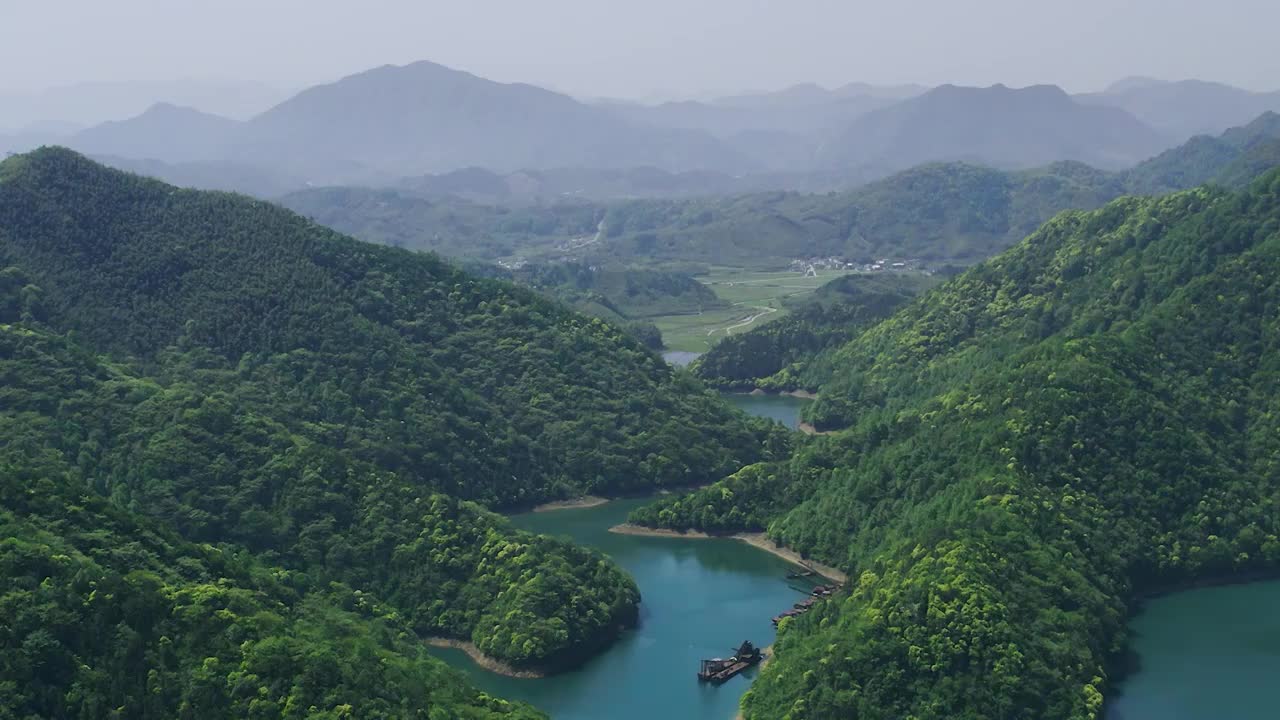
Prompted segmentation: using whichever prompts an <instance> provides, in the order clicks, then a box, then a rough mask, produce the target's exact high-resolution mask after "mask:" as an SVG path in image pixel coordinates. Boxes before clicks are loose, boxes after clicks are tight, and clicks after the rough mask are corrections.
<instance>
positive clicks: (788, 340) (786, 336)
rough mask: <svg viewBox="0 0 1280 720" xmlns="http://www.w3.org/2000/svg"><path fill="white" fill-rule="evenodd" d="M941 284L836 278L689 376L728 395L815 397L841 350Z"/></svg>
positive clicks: (728, 340)
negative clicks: (754, 392) (760, 393)
mask: <svg viewBox="0 0 1280 720" xmlns="http://www.w3.org/2000/svg"><path fill="white" fill-rule="evenodd" d="M938 280H939V279H938V278H937V277H936V276H933V275H921V274H918V273H887V272H882V273H876V274H854V275H845V276H843V277H839V278H836V279H835V280H832V281H831V282H829V283H827V284H826V285H823V286H822V287H820V288H818V290H817V291H816V292H815V293H813V294H812V295H806V296H802V297H801V298H798V299H796V300H795V301H793V302H792V305H793V307H792V308H791V312H790V313H789V314H788V315H786V316H785V317H783V318H781V319H779V320H775V321H773V322H769V323H766V324H764V325H762V326H760V327H758V328H754V329H752V330H750V331H749V332H745V333H741V334H738V335H729V336H726V337H725V338H724V339H723V340H721V341H720V342H718V343H716V344H715V345H713V346H712V347H711V349H710V350H708V351H707V352H706V353H705V354H703V355H702V357H700V358H698V360H697V361H696V362H695V363H694V364H693V366H692V368H691V370H692V371H693V373H694V374H695V375H698V376H699V377H701V378H702V379H703V380H705V381H706V382H707V384H708V385H711V386H713V387H719V388H724V389H729V390H754V389H756V388H760V389H763V390H781V391H786V390H807V391H816V390H817V389H818V388H819V387H820V386H821V385H822V384H823V383H824V382H826V381H827V380H829V379H830V378H831V371H832V367H831V356H832V354H833V353H834V351H835V350H836V349H837V348H839V347H840V346H841V345H844V344H845V343H847V342H848V341H850V340H852V339H853V338H854V337H856V336H857V334H858V333H859V332H861V331H862V330H865V329H866V328H868V327H869V326H871V325H872V324H874V323H875V322H877V321H879V320H882V319H884V318H885V317H888V316H889V315H890V314H891V313H892V312H893V311H894V310H897V309H898V308H899V307H901V306H902V305H904V304H905V303H907V302H908V301H910V300H911V299H912V298H914V297H915V296H916V295H918V294H919V293H921V292H922V291H924V290H925V289H927V288H929V287H932V286H933V285H935V284H936V283H937V282H938Z"/></svg>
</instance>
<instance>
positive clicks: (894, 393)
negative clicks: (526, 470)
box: [633, 171, 1280, 720]
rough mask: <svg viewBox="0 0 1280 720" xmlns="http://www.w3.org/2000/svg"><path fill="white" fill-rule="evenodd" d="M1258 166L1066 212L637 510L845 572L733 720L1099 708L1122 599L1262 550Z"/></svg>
mask: <svg viewBox="0 0 1280 720" xmlns="http://www.w3.org/2000/svg"><path fill="white" fill-rule="evenodd" d="M1277 317H1280V171H1276V172H1272V173H1271V174H1269V175H1267V176H1265V177H1263V178H1262V179H1260V180H1258V181H1257V182H1256V183H1255V184H1254V185H1253V186H1252V187H1251V188H1250V189H1248V190H1247V191H1243V192H1239V193H1235V194H1233V193H1231V192H1229V191H1226V190H1221V189H1214V188H1201V189H1196V190H1192V191H1188V192H1183V193H1178V194H1174V195H1170V196H1167V197H1162V198H1124V199H1120V200H1117V201H1115V202H1113V203H1111V204H1109V205H1107V206H1106V207H1105V208H1102V209H1100V210H1097V211H1093V212H1068V213H1064V214H1062V215H1060V216H1058V217H1057V218H1055V219H1054V220H1053V221H1051V222H1049V223H1047V224H1046V225H1045V226H1044V227H1043V228H1042V229H1040V230H1039V231H1037V232H1036V233H1034V234H1033V235H1031V236H1030V237H1028V238H1027V239H1026V240H1025V241H1023V242H1022V243H1020V244H1018V245H1017V246H1016V247H1014V248H1012V249H1010V250H1009V251H1007V252H1006V253H1004V254H1002V255H1000V256H998V257H996V258H995V259H993V260H991V261H989V262H986V263H983V264H980V265H978V266H976V267H974V268H973V269H971V270H969V271H968V272H966V273H964V274H963V275H961V276H959V277H957V278H956V279H954V280H952V281H950V282H948V283H946V284H944V285H942V286H940V287H938V288H936V289H934V290H933V291H931V292H929V293H927V294H925V295H924V296H922V297H921V298H920V299H919V300H918V301H916V302H914V303H911V304H910V305H908V306H906V308H904V309H903V310H900V311H899V312H898V313H896V314H895V315H893V316H892V317H890V318H889V319H887V320H885V321H884V322H882V323H880V324H878V325H876V326H874V327H873V328H871V329H870V330H868V331H866V332H865V333H862V334H861V335H859V336H858V337H857V338H855V339H854V340H853V341H851V342H850V343H849V344H847V345H846V346H844V347H843V348H841V349H840V350H839V351H838V352H837V353H836V355H835V357H834V358H833V372H832V378H833V379H832V380H831V381H830V382H828V383H826V384H825V385H823V387H822V390H821V397H820V399H819V400H818V401H817V402H816V403H815V404H814V406H813V407H812V411H811V412H810V413H809V418H810V420H812V421H813V422H814V423H816V424H817V425H818V426H819V427H820V428H824V429H826V430H830V431H835V433H834V434H832V435H828V436H822V437H817V438H813V439H811V440H810V441H809V442H808V443H807V444H806V445H805V446H804V447H803V448H801V449H800V450H799V451H798V452H797V453H796V455H795V456H794V457H793V458H792V459H791V460H790V461H789V462H787V463H778V464H770V463H765V464H761V465H757V466H755V467H752V468H747V469H745V470H743V471H741V472H740V473H738V474H737V475H735V476H734V477H731V478H729V479H727V480H725V481H724V482H722V483H719V484H717V485H714V486H712V487H711V488H708V489H706V490H704V491H699V492H697V493H695V494H694V495H693V496H689V497H684V498H676V499H672V500H670V501H666V502H663V503H660V504H659V505H658V506H656V507H653V508H650V509H646V510H643V511H640V512H638V513H637V514H636V515H635V516H634V517H633V520H635V521H638V522H644V523H649V524H655V525H660V526H666V527H685V526H692V527H701V528H706V529H712V530H717V531H732V530H737V529H743V528H761V527H767V528H768V533H769V534H770V535H771V536H772V537H774V538H775V539H777V540H779V541H782V542H784V543H786V544H787V545H788V546H791V547H793V548H795V549H797V550H799V551H801V552H803V553H806V554H809V555H811V556H813V557H816V558H820V559H822V560H824V561H827V562H833V563H835V564H837V565H839V566H841V567H843V568H844V569H847V570H848V571H849V573H850V575H851V577H852V578H854V580H853V581H852V583H851V585H850V587H849V588H848V590H847V592H846V593H845V594H844V595H843V596H842V597H840V598H839V599H838V600H837V601H835V602H828V603H824V604H822V605H820V606H819V608H818V609H816V610H815V611H813V612H810V613H809V614H807V615H805V616H803V617H800V618H797V619H794V620H789V621H787V622H785V623H784V625H783V627H782V632H781V637H780V638H779V641H778V643H777V646H776V648H777V654H776V657H775V659H774V661H773V662H772V663H771V664H770V665H769V666H768V667H767V668H766V669H765V670H764V671H763V672H762V673H761V676H760V677H759V678H758V679H757V680H756V682H755V683H754V684H753V686H752V689H751V690H750V691H749V693H748V695H747V697H746V698H745V700H744V710H745V714H746V717H748V718H752V719H755V718H760V719H764V718H770V719H772V718H780V717H790V718H794V719H796V720H800V719H802V718H828V717H857V718H882V717H883V718H889V717H894V718H897V717H919V718H943V717H946V718H988V717H1004V718H1028V719H1030V718H1045V717H1064V718H1066V717H1070V718H1096V717H1098V716H1099V713H1100V712H1101V707H1102V702H1103V698H1104V695H1105V693H1106V692H1108V690H1109V688H1110V686H1111V683H1112V682H1113V681H1114V680H1115V679H1116V672H1117V670H1116V668H1117V667H1118V666H1119V663H1116V662H1115V661H1117V660H1118V659H1119V656H1120V653H1121V651H1122V650H1123V649H1124V647H1125V644H1126V636H1125V632H1126V631H1125V621H1126V618H1127V616H1128V614H1129V612H1130V611H1131V610H1132V609H1133V608H1134V607H1135V603H1136V602H1137V601H1138V598H1139V597H1140V596H1141V595H1142V594H1143V593H1145V592H1149V591H1152V590H1156V589H1159V588H1167V587H1173V586H1181V585H1184V584H1187V583H1197V582H1208V581H1213V580H1221V579H1230V578H1233V577H1240V576H1248V574H1250V573H1253V572H1275V571H1276V570H1277V569H1278V568H1280V537H1278V536H1280V476H1277V473H1276V470H1277V464H1276V463H1277V459H1280V426H1277V420H1276V417H1275V413H1274V408H1275V407H1276V404H1277V402H1280V367H1277V362H1276V361H1277V358H1280V326H1278V325H1277Z"/></svg>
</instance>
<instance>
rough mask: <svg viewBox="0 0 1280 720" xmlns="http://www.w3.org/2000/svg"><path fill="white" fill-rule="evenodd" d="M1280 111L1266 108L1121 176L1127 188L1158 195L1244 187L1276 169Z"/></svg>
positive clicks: (1279, 142) (1192, 140) (1279, 143)
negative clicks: (1212, 186)
mask: <svg viewBox="0 0 1280 720" xmlns="http://www.w3.org/2000/svg"><path fill="white" fill-rule="evenodd" d="M1277 145H1280V114H1276V113H1274V112H1266V113H1263V114H1262V115H1259V116H1258V117H1256V118H1255V119H1254V120H1253V121H1252V122H1250V123H1249V124H1247V125H1243V126H1241V127H1235V128H1231V129H1230V130H1227V131H1226V132H1224V133H1222V135H1221V136H1219V137H1209V136H1207V135H1200V136H1197V137H1194V138H1192V139H1191V140H1188V141H1187V142H1186V143H1184V144H1183V145H1180V146H1178V147H1176V148H1174V149H1172V150H1167V151H1165V152H1163V153H1160V154H1159V155H1157V156H1155V157H1153V158H1151V159H1150V160H1146V161H1145V162H1142V163H1139V164H1138V165H1137V166H1136V167H1133V168H1131V169H1129V170H1126V171H1125V172H1124V173H1123V174H1122V179H1123V181H1124V185H1125V188H1126V189H1127V190H1128V191H1129V192H1133V193H1140V194H1144V195H1160V194H1163V193H1168V192H1172V191H1175V190H1185V189H1187V188H1189V187H1194V186H1196V185H1199V184H1201V183H1205V182H1209V181H1213V182H1217V183H1220V184H1223V185H1227V186H1228V187H1241V186H1244V185H1247V184H1248V183H1249V182H1250V181H1251V180H1253V179H1254V178H1255V177H1257V176H1258V175H1260V174H1261V173H1263V172H1265V171H1266V170H1267V169H1269V168H1271V167H1274V166H1275V165H1276V164H1277V163H1275V162H1273V161H1272V160H1273V158H1275V157H1276V155H1277V151H1276V146H1277Z"/></svg>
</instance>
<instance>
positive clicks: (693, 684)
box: [432, 395, 812, 720]
mask: <svg viewBox="0 0 1280 720" xmlns="http://www.w3.org/2000/svg"><path fill="white" fill-rule="evenodd" d="M735 398H736V399H737V400H735V401H736V402H738V404H740V406H743V407H744V409H745V410H747V411H748V412H754V413H756V414H762V415H766V416H768V417H773V418H774V419H777V420H778V421H779V422H783V423H785V424H787V425H790V426H792V427H794V426H795V424H796V423H797V422H799V408H800V406H801V405H802V404H803V402H804V401H802V400H797V399H796V398H785V399H783V400H785V402H782V403H779V402H776V401H778V400H780V399H781V398H778V397H770V396H764V397H761V396H754V397H752V396H745V395H742V396H733V397H731V399H735ZM792 401H794V402H792ZM650 501H651V499H634V500H616V501H613V502H610V503H608V504H605V505H600V506H597V507H592V508H576V509H572V510H558V511H555V512H546V513H526V514H522V515H516V516H513V517H512V518H511V520H512V522H513V523H514V524H515V525H516V526H518V527H521V528H524V529H525V530H529V531H532V532H538V533H545V534H549V535H559V536H567V537H569V538H570V539H572V540H573V541H574V542H577V543H580V544H582V545H586V546H589V547H594V548H596V549H598V550H600V551H601V552H603V553H605V554H607V555H609V556H610V557H611V558H613V559H614V560H615V561H616V562H617V563H618V564H619V565H621V566H622V567H624V568H626V570H627V571H628V572H630V573H631V575H632V577H634V578H635V580H636V583H637V584H638V585H639V587H640V592H641V594H642V596H643V599H642V601H641V605H640V625H639V627H637V628H636V629H635V630H632V631H628V632H627V633H626V634H625V635H624V636H623V637H622V638H621V640H619V641H618V642H617V643H616V644H615V645H613V646H612V647H611V648H610V649H609V650H607V651H605V652H604V653H602V654H601V655H599V656H598V657H596V658H594V659H592V660H591V661H590V662H588V663H587V664H586V665H585V666H583V667H582V668H580V669H578V670H575V671H572V672H568V673H562V674H559V675H555V676H553V677H549V678H541V679H536V680H529V679H518V678H509V677H505V676H501V675H496V674H494V673H491V672H488V671H486V670H483V669H481V668H479V667H477V666H476V665H475V664H474V663H473V662H471V660H470V658H468V657H467V656H466V655H465V654H464V653H462V652H461V651H458V650H451V649H441V648H432V652H433V653H434V654H435V655H436V656H437V657H440V658H442V659H444V660H445V661H446V662H448V663H449V664H450V665H452V666H454V667H456V668H459V669H461V670H462V671H463V672H466V673H467V674H468V675H469V676H470V677H471V678H472V680H473V681H474V682H475V683H476V685H477V686H479V687H480V688H481V689H483V690H485V691H487V692H489V693H492V694H494V695H498V696H500V697H505V698H511V699H517V700H524V701H526V702H528V703H531V704H533V705H535V706H536V707H538V708H541V709H542V710H544V711H545V712H547V713H549V714H550V715H551V717H552V718H553V719H554V720H677V719H678V720H686V719H688V720H731V718H733V717H734V715H736V714H737V711H738V701H739V700H740V699H741V698H742V694H743V693H744V692H746V690H747V688H748V687H749V686H750V683H751V680H752V679H753V678H754V677H755V674H756V672H757V669H755V668H753V669H751V670H748V671H747V672H746V673H744V674H742V675H739V676H738V677H735V678H733V679H731V680H729V681H728V682H726V683H725V684H724V685H720V686H718V687H717V686H712V685H705V684H701V683H699V682H698V681H697V678H696V676H695V673H696V672H697V670H698V663H699V661H700V660H702V659H703V658H710V657H728V656H729V655H732V654H733V650H734V648H736V647H737V646H738V645H739V644H741V643H742V641H743V640H750V641H751V642H753V643H755V644H756V645H759V646H767V645H771V644H773V640H774V629H773V625H772V623H771V622H770V619H771V618H772V617H773V616H774V615H777V614H778V613H780V612H782V611H783V610H786V609H788V608H790V607H791V606H792V605H793V604H794V603H795V602H797V601H799V600H801V599H803V598H804V597H805V595H806V594H807V592H808V590H809V589H810V588H811V586H812V583H811V582H808V583H806V582H799V581H791V580H787V579H786V576H787V573H788V572H791V571H792V570H794V569H795V568H794V566H792V565H791V564H789V563H787V562H786V561H784V560H782V559H780V558H777V557H775V556H773V555H770V554H769V553H766V552H764V551H763V550H760V549H758V548H754V547H751V546H750V545H747V544H745V543H741V542H738V541H736V540H728V539H711V540H693V539H690V540H686V539H680V538H652V537H637V536H634V535H617V534H614V533H610V532H609V528H611V527H613V526H614V525H617V524H619V523H622V522H625V521H626V518H627V513H629V512H631V510H632V509H633V508H636V507H638V506H640V505H643V504H645V503H647V502H650Z"/></svg>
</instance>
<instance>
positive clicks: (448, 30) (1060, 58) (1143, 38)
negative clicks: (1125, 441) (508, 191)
mask: <svg viewBox="0 0 1280 720" xmlns="http://www.w3.org/2000/svg"><path fill="white" fill-rule="evenodd" d="M1277 28H1280V1H1277V0H1218V1H1217V2H1203V0H1195V1H1191V0H1072V1H1070V2H1062V1H1060V0H1059V1H1057V2H1046V1H1044V0H878V1H877V2H862V1H860V0H772V1H764V0H450V1H449V2H438V1H436V0H417V1H413V2H411V1H410V0H110V1H105V0H0V89H8V90H13V89H31V88H39V87H46V86H51V85H60V84H68V83H74V82H78V81H85V80H167V79H175V78H181V77H200V78H220V79H235V80H244V79H254V80H259V81H262V82H265V83H268V84H271V85H275V86H279V87H286V88H291V87H301V86H305V85H308V84H312V83H316V82H321V81H327V80H332V79H336V78H338V77H340V76H342V75H345V74H350V73H352V72H356V71H359V70H362V69H366V68H369V67H373V66H376V65H382V64H387V63H395V64H401V63H406V62H411V61H414V60H434V61H436V62H440V63H443V64H446V65H450V66H453V67H456V68H460V69H464V70H468V71H471V72H474V73H476V74H478V75H484V76H487V77H490V78H493V79H496V80H503V81H524V82H531V83H535V84H541V85H546V86H550V87H554V88H557V89H560V90H563V91H566V92H572V93H575V94H579V95H612V96H627V97H652V96H654V95H655V94H670V95H691V94H699V93H703V92H724V91H735V90H743V89H767V88H777V87H781V86H785V85H789V84H793V83H797V82H802V81H815V82H818V83H821V84H824V85H828V86H832V85H839V84H841V83H845V82H849V81H854V80H860V81H867V82H875V83H901V82H917V83H924V84H930V85H932V84H938V83H943V82H953V83H958V84H982V85H987V84H991V83H994V82H1004V83H1006V84H1009V85H1018V86H1020V85H1028V84H1033V83H1039V82H1050V83H1057V84H1060V85H1063V86H1064V87H1066V88H1067V89H1069V90H1073V91H1078V90H1090V89H1095V88H1100V87H1101V86H1103V85H1105V84H1107V83H1108V82H1110V81H1111V80H1114V79H1116V78H1118V77H1120V76H1123V75H1131V74H1143V75H1154V76H1158V77H1164V78H1171V79H1176V78H1183V77H1191V76H1195V77H1201V78H1205V79H1213V80H1221V81H1225V82H1230V83H1234V84H1237V85H1241V86H1245V87H1251V88H1255V89H1275V88H1280V52H1277V45H1276V37H1277V33H1278V32H1280V31H1278V30H1277Z"/></svg>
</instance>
